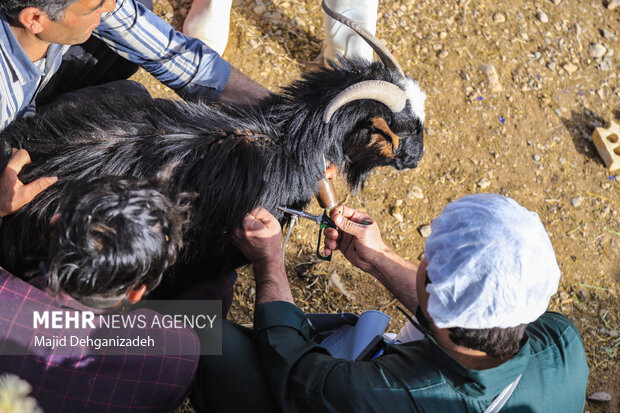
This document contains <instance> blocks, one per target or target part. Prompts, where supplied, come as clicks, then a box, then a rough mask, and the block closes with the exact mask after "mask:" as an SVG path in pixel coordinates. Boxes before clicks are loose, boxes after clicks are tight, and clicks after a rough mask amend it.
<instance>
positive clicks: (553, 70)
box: [547, 62, 556, 72]
mask: <svg viewBox="0 0 620 413" xmlns="http://www.w3.org/2000/svg"><path fill="white" fill-rule="evenodd" d="M555 67H556V64H555V62H549V63H547V69H549V70H551V71H552V72H555Z"/></svg>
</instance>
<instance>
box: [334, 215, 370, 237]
mask: <svg viewBox="0 0 620 413" xmlns="http://www.w3.org/2000/svg"><path fill="white" fill-rule="evenodd" d="M334 223H335V224H336V226H337V227H338V229H340V230H341V231H344V232H346V233H347V234H351V235H353V236H354V237H356V238H359V237H361V236H362V234H363V233H364V230H365V228H364V225H362V224H357V223H355V222H353V221H351V220H350V219H347V218H345V217H344V216H343V215H336V217H335V218H334Z"/></svg>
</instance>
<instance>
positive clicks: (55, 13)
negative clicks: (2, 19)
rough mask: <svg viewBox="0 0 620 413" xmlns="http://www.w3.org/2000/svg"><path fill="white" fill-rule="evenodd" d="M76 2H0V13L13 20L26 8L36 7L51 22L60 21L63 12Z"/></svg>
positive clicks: (60, 0) (12, 0)
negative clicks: (45, 14)
mask: <svg viewBox="0 0 620 413" xmlns="http://www.w3.org/2000/svg"><path fill="white" fill-rule="evenodd" d="M76 1H77V0H2V1H0V11H2V12H4V14H6V15H7V16H8V17H10V18H12V19H14V18H16V17H17V16H18V15H19V13H20V12H21V11H22V10H23V9H25V8H27V7H36V8H37V9H39V10H41V11H43V12H45V13H47V15H48V16H49V17H50V19H52V20H61V19H62V17H63V13H64V11H65V10H66V9H67V7H69V6H70V5H72V4H73V3H75V2H76Z"/></svg>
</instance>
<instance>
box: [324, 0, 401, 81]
mask: <svg viewBox="0 0 620 413" xmlns="http://www.w3.org/2000/svg"><path fill="white" fill-rule="evenodd" d="M322 6H323V10H325V13H327V15H328V16H329V17H331V18H332V19H334V20H336V21H338V22H340V23H342V24H344V25H345V26H347V27H349V28H350V29H351V30H353V31H355V32H356V33H357V34H359V35H360V36H361V37H362V39H364V40H365V41H366V43H368V45H369V46H370V47H372V49H373V50H374V51H375V53H377V56H379V58H380V59H381V61H382V62H383V64H384V65H385V66H386V67H388V68H391V69H394V70H396V71H397V72H398V74H399V75H400V77H403V78H404V77H405V72H403V69H401V67H400V65H399V64H398V61H397V60H396V58H395V57H394V56H393V55H392V53H390V51H389V50H388V49H387V48H386V47H385V46H383V45H382V44H381V42H380V41H379V39H377V38H376V37H375V36H374V35H373V34H372V33H370V32H369V31H368V30H367V29H366V28H365V27H364V26H362V25H359V24H357V23H356V22H354V21H353V20H351V19H349V18H348V17H345V16H343V15H342V14H340V13H338V12H337V11H335V10H333V9H331V8H330V7H329V6H328V5H327V0H323V4H322Z"/></svg>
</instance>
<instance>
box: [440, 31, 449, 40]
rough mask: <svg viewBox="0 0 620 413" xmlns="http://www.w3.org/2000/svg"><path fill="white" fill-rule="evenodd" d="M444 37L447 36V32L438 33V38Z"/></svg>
mask: <svg viewBox="0 0 620 413" xmlns="http://www.w3.org/2000/svg"><path fill="white" fill-rule="evenodd" d="M446 37H448V33H446V32H441V33H439V38H440V39H441V40H443V39H445V38H446Z"/></svg>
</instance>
